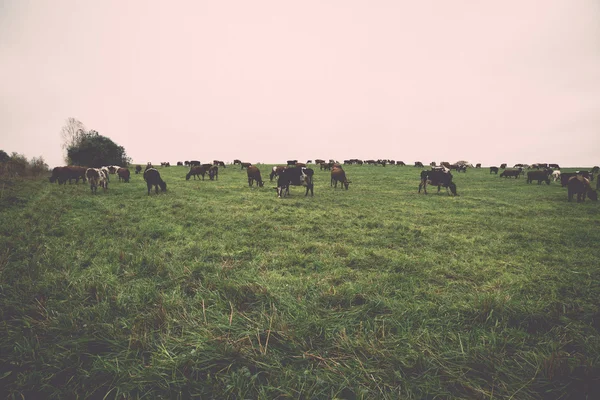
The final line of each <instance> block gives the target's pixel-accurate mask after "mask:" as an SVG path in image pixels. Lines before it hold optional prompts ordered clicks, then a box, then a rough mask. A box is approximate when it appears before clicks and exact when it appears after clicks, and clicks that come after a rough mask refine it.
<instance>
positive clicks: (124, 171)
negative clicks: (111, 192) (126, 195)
mask: <svg viewBox="0 0 600 400" xmlns="http://www.w3.org/2000/svg"><path fill="white" fill-rule="evenodd" d="M117 175H118V176H119V181H121V180H123V181H124V182H125V183H128V182H129V177H130V175H131V173H130V172H129V169H128V168H119V169H118V170H117Z"/></svg>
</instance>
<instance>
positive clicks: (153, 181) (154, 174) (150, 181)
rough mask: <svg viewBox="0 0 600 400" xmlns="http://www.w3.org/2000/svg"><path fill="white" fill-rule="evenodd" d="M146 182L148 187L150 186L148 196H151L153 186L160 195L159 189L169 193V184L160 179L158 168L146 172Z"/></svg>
mask: <svg viewBox="0 0 600 400" xmlns="http://www.w3.org/2000/svg"><path fill="white" fill-rule="evenodd" d="M144 180H145V181H146V185H147V186H148V196H150V191H151V190H152V186H154V189H155V191H156V194H158V188H159V186H160V189H161V190H162V191H163V192H166V191H167V183H166V182H165V181H163V180H162V178H161V177H160V172H158V170H157V169H156V168H149V169H147V170H145V171H144Z"/></svg>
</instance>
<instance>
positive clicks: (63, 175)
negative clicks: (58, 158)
mask: <svg viewBox="0 0 600 400" xmlns="http://www.w3.org/2000/svg"><path fill="white" fill-rule="evenodd" d="M86 170H87V168H86V167H78V166H76V165H69V166H66V167H56V168H54V169H53V170H52V176H50V183H54V182H55V181H58V183H59V185H62V184H66V183H67V181H69V184H71V180H72V179H75V183H79V178H81V179H82V180H83V183H85V182H86V180H85V172H86Z"/></svg>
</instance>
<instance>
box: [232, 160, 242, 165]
mask: <svg viewBox="0 0 600 400" xmlns="http://www.w3.org/2000/svg"><path fill="white" fill-rule="evenodd" d="M241 163H242V162H241V161H240V160H233V165H236V164H241Z"/></svg>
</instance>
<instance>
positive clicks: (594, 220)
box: [0, 165, 600, 399]
mask: <svg viewBox="0 0 600 400" xmlns="http://www.w3.org/2000/svg"><path fill="white" fill-rule="evenodd" d="M269 167H270V166H267V165H259V168H260V169H261V171H262V175H263V179H266V180H267V182H266V183H265V187H264V188H256V187H254V188H249V187H248V184H247V179H246V173H245V171H241V170H240V169H239V168H238V167H233V166H230V167H228V168H226V169H221V170H220V174H219V180H218V181H212V182H211V181H209V180H208V179H207V180H205V181H194V180H193V179H192V180H190V181H186V180H185V174H186V172H187V169H186V168H184V167H170V168H159V170H160V172H161V174H162V177H163V179H164V180H165V181H166V182H167V184H168V191H167V192H166V193H161V194H159V195H155V194H154V193H152V195H151V196H147V195H146V186H145V183H144V181H143V179H142V177H141V175H135V174H134V175H132V179H131V182H130V183H119V182H117V179H116V177H114V176H111V178H112V179H111V183H110V184H109V189H108V192H106V193H102V192H101V190H99V191H98V194H97V195H92V194H91V193H90V188H89V186H88V185H87V184H86V185H83V184H81V183H80V184H78V185H75V184H72V185H68V184H67V185H66V186H62V187H59V186H58V185H57V184H50V183H49V182H48V180H47V179H44V180H23V181H16V182H14V183H11V182H3V183H0V307H1V315H0V395H1V396H3V397H4V396H8V397H13V398H25V399H37V398H40V397H44V398H57V399H64V398H74V397H81V398H104V397H105V396H106V398H142V397H144V398H157V397H166V398H177V397H181V398H189V397H191V396H198V397H201V398H218V399H226V398H230V399H243V398H250V399H253V398H264V399H272V398H294V399H311V398H318V399H331V398H344V399H354V398H377V399H385V398H389V399H398V398H404V399H434V398H439V399H451V398H452V399H454V398H466V399H581V398H589V399H592V398H597V397H596V396H597V395H598V393H600V310H599V307H600V275H599V272H600V248H599V243H600V204H598V203H592V202H590V201H586V202H585V203H579V204H578V203H576V202H572V203H568V202H567V193H566V189H565V188H561V187H560V184H557V183H551V184H550V185H549V186H548V185H546V184H543V185H540V186H538V185H537V184H530V185H528V184H526V180H525V179H523V178H521V179H518V180H514V179H501V178H499V177H498V176H496V175H489V173H488V170H487V169H481V170H475V169H470V170H469V171H468V172H467V173H466V174H462V173H461V174H457V173H454V181H455V183H456V185H457V189H458V193H459V194H460V197H451V196H447V195H446V194H445V191H444V190H443V191H442V192H441V193H440V194H439V195H438V194H436V193H435V190H433V189H432V188H431V189H430V193H429V195H427V196H425V195H423V194H420V195H419V194H417V187H418V183H419V172H420V169H417V168H413V167H395V166H387V167H385V168H383V167H381V166H377V167H375V166H348V167H346V168H345V169H346V172H347V175H348V177H349V179H350V180H351V181H352V183H351V184H350V189H349V190H348V191H346V190H341V189H339V187H338V189H337V190H334V189H333V188H330V185H329V172H325V171H319V170H316V172H315V195H314V197H312V198H311V197H310V196H309V197H304V190H303V189H302V188H297V187H292V188H291V196H290V197H289V198H285V199H278V198H277V197H276V193H275V190H273V189H272V187H273V186H274V185H272V184H269V182H268V172H269ZM594 184H595V182H594Z"/></svg>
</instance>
